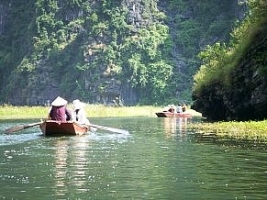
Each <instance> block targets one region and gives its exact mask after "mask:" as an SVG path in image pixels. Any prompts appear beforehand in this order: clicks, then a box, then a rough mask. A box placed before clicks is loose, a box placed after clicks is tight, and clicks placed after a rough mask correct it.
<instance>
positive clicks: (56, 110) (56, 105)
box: [48, 96, 72, 122]
mask: <svg viewBox="0 0 267 200" xmlns="http://www.w3.org/2000/svg"><path fill="white" fill-rule="evenodd" d="M67 103H68V102H67V101H66V100H65V99H63V98H62V97H60V96H58V97H57V98H56V99H55V100H54V101H53V102H52V104H51V105H52V108H51V110H50V112H49V116H48V119H51V120H55V121H62V122H66V121H71V120H72V116H71V112H70V111H69V110H68V109H67Z"/></svg>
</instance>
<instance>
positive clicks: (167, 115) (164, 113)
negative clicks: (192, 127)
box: [156, 111, 192, 118]
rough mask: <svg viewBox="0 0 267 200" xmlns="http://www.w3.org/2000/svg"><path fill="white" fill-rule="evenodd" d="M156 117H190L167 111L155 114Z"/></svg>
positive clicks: (183, 113) (187, 114)
mask: <svg viewBox="0 0 267 200" xmlns="http://www.w3.org/2000/svg"><path fill="white" fill-rule="evenodd" d="M156 115H157V116H158V117H187V118H190V117H192V115H191V114H190V113H186V112H181V113H173V112H169V111H162V112H156Z"/></svg>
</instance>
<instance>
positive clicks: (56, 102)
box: [52, 96, 68, 106]
mask: <svg viewBox="0 0 267 200" xmlns="http://www.w3.org/2000/svg"><path fill="white" fill-rule="evenodd" d="M67 103H68V102H67V101H66V100H65V99H63V98H61V97H60V96H58V97H57V98H56V99H55V100H54V101H53V102H52V106H65V105H67Z"/></svg>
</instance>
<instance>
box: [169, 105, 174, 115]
mask: <svg viewBox="0 0 267 200" xmlns="http://www.w3.org/2000/svg"><path fill="white" fill-rule="evenodd" d="M168 111H169V112H171V113H176V107H175V106H174V105H171V106H170V108H169V109H168Z"/></svg>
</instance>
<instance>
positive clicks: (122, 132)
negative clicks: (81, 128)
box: [89, 124, 129, 134]
mask: <svg viewBox="0 0 267 200" xmlns="http://www.w3.org/2000/svg"><path fill="white" fill-rule="evenodd" d="M89 126H91V127H94V128H98V129H102V130H106V131H110V132H114V133H121V134H129V131H127V130H123V129H118V128H112V127H106V126H99V125H95V124H90V125H89Z"/></svg>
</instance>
